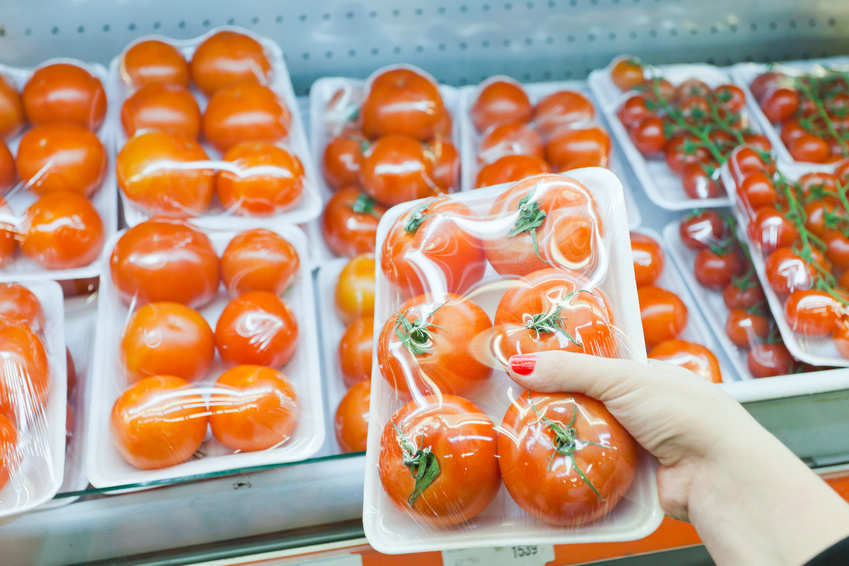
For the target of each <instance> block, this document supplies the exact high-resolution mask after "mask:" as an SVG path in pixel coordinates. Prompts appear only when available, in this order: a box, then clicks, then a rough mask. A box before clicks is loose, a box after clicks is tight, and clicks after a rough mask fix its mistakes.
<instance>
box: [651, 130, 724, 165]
mask: <svg viewBox="0 0 849 566" xmlns="http://www.w3.org/2000/svg"><path fill="white" fill-rule="evenodd" d="M662 149H663V156H664V159H665V160H666V165H667V167H669V169H671V170H672V172H673V173H676V174H678V175H682V174H683V173H684V167H686V166H687V164H688V163H709V162H711V161H712V159H711V154H710V152H709V151H708V150H707V148H705V147H704V146H703V143H702V142H700V141H699V140H697V139H696V138H695V137H693V136H692V135H691V134H678V135H676V136H675V137H673V138H671V139H670V140H669V141H667V142H666V143H665V144H664V146H663V148H662Z"/></svg>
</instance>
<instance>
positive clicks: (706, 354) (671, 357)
mask: <svg viewBox="0 0 849 566" xmlns="http://www.w3.org/2000/svg"><path fill="white" fill-rule="evenodd" d="M649 358H652V359H655V360H663V361H664V362H667V363H670V364H674V365H676V366H680V367H682V368H686V369H688V370H690V371H692V372H693V373H695V374H696V375H698V376H699V377H701V378H702V379H704V380H705V381H709V382H711V383H722V371H721V370H720V368H719V362H718V361H717V359H716V356H715V355H714V354H713V352H711V351H710V350H709V349H708V348H705V347H704V346H702V345H701V344H696V343H695V342H688V341H686V340H674V339H673V340H664V341H663V342H661V343H660V344H658V345H656V346H655V347H653V348H652V349H651V350H650V351H649Z"/></svg>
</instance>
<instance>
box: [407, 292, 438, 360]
mask: <svg viewBox="0 0 849 566" xmlns="http://www.w3.org/2000/svg"><path fill="white" fill-rule="evenodd" d="M447 302H448V301H446V302H445V303H442V304H441V305H439V306H438V307H436V308H435V309H433V310H432V311H430V313H429V314H428V315H427V316H425V317H422V318H419V319H416V320H415V321H413V322H410V320H409V319H408V318H407V313H408V312H410V309H407V310H405V311H404V312H403V313H402V312H396V313H395V334H396V336H398V339H399V340H401V343H402V344H403V345H404V347H405V348H407V350H409V352H410V353H411V354H413V355H414V356H421V355H422V354H426V353H427V352H428V350H430V348H431V346H433V334H432V332H431V329H432V328H441V327H440V326H437V325H435V324H432V323H430V322H428V321H429V320H430V318H431V317H432V316H433V315H434V313H436V311H438V310H439V309H441V308H442V307H443V306H445V305H446V304H447Z"/></svg>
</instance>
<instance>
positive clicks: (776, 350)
mask: <svg viewBox="0 0 849 566" xmlns="http://www.w3.org/2000/svg"><path fill="white" fill-rule="evenodd" d="M746 364H747V365H748V366H749V371H750V372H751V374H752V377H773V376H775V375H786V374H788V373H790V369H791V368H792V367H793V356H791V355H790V352H788V351H787V348H786V347H785V346H784V344H781V343H759V344H754V345H753V346H752V348H751V349H750V350H749V355H748V356H747V357H746Z"/></svg>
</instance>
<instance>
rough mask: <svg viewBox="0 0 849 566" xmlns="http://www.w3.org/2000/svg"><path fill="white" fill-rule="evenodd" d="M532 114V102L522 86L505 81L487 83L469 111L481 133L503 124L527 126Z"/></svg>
mask: <svg viewBox="0 0 849 566" xmlns="http://www.w3.org/2000/svg"><path fill="white" fill-rule="evenodd" d="M532 112H533V107H532V106H531V101H530V99H528V95H527V94H526V93H525V91H524V89H522V85H520V84H518V83H517V82H516V81H513V80H505V79H499V80H496V81H491V82H489V83H487V85H486V86H485V87H483V88H482V89H481V90H480V92H479V93H478V95H477V97H476V98H475V101H474V102H473V103H472V107H471V108H470V109H469V115H470V116H471V118H472V123H473V124H474V125H475V129H477V131H479V132H483V131H484V130H486V129H487V128H491V127H493V126H501V125H503V124H510V123H515V122H518V123H521V124H527V123H528V122H529V121H530V119H531V113H532Z"/></svg>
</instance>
